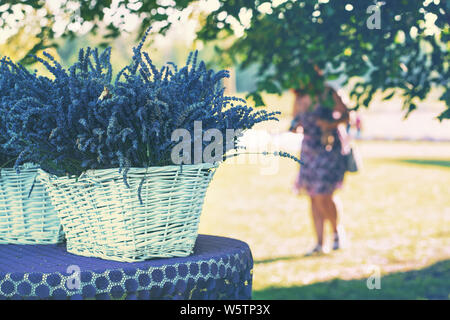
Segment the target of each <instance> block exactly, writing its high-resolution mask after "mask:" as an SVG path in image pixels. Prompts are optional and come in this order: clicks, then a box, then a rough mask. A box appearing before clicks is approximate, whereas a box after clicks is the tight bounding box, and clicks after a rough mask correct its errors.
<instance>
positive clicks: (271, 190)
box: [200, 142, 450, 299]
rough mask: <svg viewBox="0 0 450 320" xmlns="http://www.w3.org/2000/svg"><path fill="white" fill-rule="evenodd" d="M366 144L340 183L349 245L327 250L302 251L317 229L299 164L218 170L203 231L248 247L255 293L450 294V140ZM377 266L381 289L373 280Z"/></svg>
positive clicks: (428, 296)
mask: <svg viewBox="0 0 450 320" xmlns="http://www.w3.org/2000/svg"><path fill="white" fill-rule="evenodd" d="M359 146H360V150H361V152H362V154H363V156H364V170H363V171H362V172H360V173H358V174H349V175H347V177H346V181H345V186H344V189H343V190H341V191H339V194H340V196H341V198H342V200H343V203H344V215H343V217H342V223H343V224H344V226H345V228H346V231H347V234H348V237H349V240H350V241H349V245H348V247H347V248H346V249H344V250H342V251H339V252H335V253H331V254H328V255H325V256H321V257H309V258H305V257H303V254H304V253H305V252H306V251H307V250H308V249H310V248H311V246H312V245H313V244H314V234H313V228H312V223H311V219H310V213H309V202H308V199H307V198H306V196H300V197H297V196H294V195H293V194H292V193H291V185H292V182H293V180H294V177H295V175H296V174H297V170H298V167H297V165H296V164H295V163H293V162H291V161H289V160H286V159H278V160H279V171H278V173H277V174H276V175H263V174H261V167H262V166H261V165H260V166H258V165H255V164H253V165H252V164H232V163H228V164H227V163H225V164H224V165H222V166H221V167H220V168H219V170H218V172H217V174H216V176H215V178H214V180H213V182H212V184H211V186H210V189H209V191H208V194H207V199H206V201H205V206H204V212H203V215H202V220H201V224H200V232H201V233H207V234H215V235H222V236H228V237H232V238H237V239H240V240H243V241H245V242H247V243H248V244H249V245H250V248H251V250H252V253H253V256H254V260H255V265H254V273H253V290H254V291H253V297H254V298H255V299H336V298H338V299H340V298H342V299H345V298H350V299H352V298H363V299H366V298H367V299H372V298H373V299H376V298H383V299H434V298H440V299H442V298H443V299H448V298H449V293H450V197H449V181H450V167H449V161H448V159H450V154H449V152H450V144H430V143H428V144H427V143H394V142H393V143H383V142H365V143H361V144H360V145H359ZM423 150H427V152H426V153H424V152H423ZM394 151H395V152H394ZM266 161H268V160H267V159H266ZM327 235H328V237H327V239H326V241H327V242H328V244H329V243H330V241H331V239H330V236H329V235H330V233H329V229H328V233H327ZM373 266H376V267H378V268H379V269H380V271H381V276H382V279H381V290H369V289H368V288H367V287H366V279H367V278H368V277H369V276H370V275H371V270H370V268H371V267H373Z"/></svg>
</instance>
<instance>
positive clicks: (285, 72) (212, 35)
mask: <svg viewBox="0 0 450 320" xmlns="http://www.w3.org/2000/svg"><path fill="white" fill-rule="evenodd" d="M194 2H196V0H182V1H172V2H160V1H155V0H141V1H138V2H135V1H130V0H123V1H121V2H120V4H119V7H120V8H121V9H122V10H123V9H125V8H126V10H128V11H129V12H131V13H133V14H137V15H139V16H140V17H141V18H142V19H143V25H149V24H151V23H152V22H154V21H161V22H163V23H164V27H162V29H161V31H162V32H164V31H165V30H166V29H167V28H168V27H169V26H170V21H168V17H169V13H170V12H173V11H174V10H183V9H185V8H187V7H188V6H189V5H190V4H191V3H194ZM218 2H219V3H220V6H219V8H218V9H217V10H215V11H212V12H210V13H208V14H206V17H205V19H204V25H203V27H202V29H201V30H200V31H199V32H198V36H199V38H200V39H202V40H205V41H209V40H216V39H219V40H224V39H227V40H232V41H231V43H232V45H231V46H227V47H218V48H217V49H218V52H220V53H221V57H220V59H218V60H219V61H221V62H224V61H226V62H234V63H237V64H238V65H239V66H240V67H241V68H245V67H248V66H250V65H252V64H256V65H258V66H259V73H258V87H257V89H256V90H255V91H254V92H251V93H250V94H249V96H251V97H253V100H254V101H255V103H256V105H263V104H264V101H263V100H262V98H261V96H260V92H261V91H266V92H270V93H280V92H282V91H283V90H286V89H292V88H294V89H303V90H307V91H309V92H310V93H311V94H312V95H314V94H317V92H320V91H321V90H322V88H323V85H324V82H323V79H321V78H320V77H317V73H316V71H315V70H314V65H317V66H318V67H319V68H321V69H322V70H325V72H326V78H328V79H334V78H336V77H339V76H341V75H343V76H345V77H347V79H350V78H357V79H359V81H357V82H356V83H353V84H352V92H351V96H352V97H353V99H354V100H355V101H356V104H357V107H360V106H366V107H367V106H368V105H369V103H370V101H371V100H372V97H373V95H374V93H375V92H377V91H382V92H386V96H385V97H386V99H388V98H390V97H392V96H393V94H394V93H399V94H401V95H403V97H404V101H405V102H404V108H405V110H406V113H407V114H408V113H409V112H411V111H413V110H414V109H415V108H416V105H417V102H418V101H420V100H422V99H424V98H425V97H426V95H427V94H428V92H429V91H430V89H431V88H432V87H441V88H444V92H443V94H442V96H441V97H440V99H441V100H442V101H444V102H445V103H446V105H447V106H450V100H449V99H450V98H449V97H450V95H449V93H448V92H449V91H450V90H449V89H450V84H449V81H448V79H449V78H450V77H449V76H450V74H449V72H450V71H449V46H448V43H449V40H450V27H449V19H448V16H449V11H450V2H449V1H443V0H441V1H431V0H398V1H374V0H346V1H326V0H299V1H297V0H285V1H276V2H275V1H274V2H270V1H264V0H218ZM19 3H20V5H22V6H23V5H27V6H31V7H33V8H34V9H36V10H38V9H43V8H45V1H43V0H33V1H27V3H26V4H24V3H23V2H22V1H18V0H14V1H9V4H7V5H6V6H3V10H5V11H6V12H12V11H13V6H14V5H17V4H19ZM111 5H112V2H111V1H110V0H102V1H98V0H95V1H94V0H87V1H81V2H80V9H79V10H77V11H76V12H73V11H71V10H70V9H69V8H68V5H67V3H63V4H62V7H61V10H62V11H63V12H65V13H66V15H67V16H69V17H70V20H71V21H72V22H75V21H82V22H93V27H92V29H91V32H94V33H95V32H96V30H97V29H98V25H99V24H98V21H101V20H102V19H103V18H104V14H105V10H108V9H110V8H111ZM373 5H376V6H378V8H379V10H380V18H381V25H380V29H369V28H368V27H367V19H369V18H370V15H371V14H373V11H368V8H369V7H370V6H373ZM264 6H265V8H266V10H263V9H262V7H264ZM246 15H251V19H250V23H249V26H248V27H247V26H246V29H245V32H244V36H243V37H240V38H237V37H236V36H235V35H234V30H233V27H234V26H235V25H236V24H238V25H239V24H240V25H244V24H245V21H244V20H243V18H242V17H243V16H246ZM2 17H3V16H2ZM2 17H0V19H3V18H2ZM45 18H47V19H48V21H55V19H54V16H53V15H52V13H49V12H47V13H46V16H45ZM433 20H434V22H433ZM9 23H10V21H9V20H7V19H6V20H4V21H3V23H2V24H1V23H0V30H1V29H3V28H8V26H9ZM433 24H434V26H435V27H436V28H437V30H434V31H433ZM430 25H431V28H430ZM107 29H108V30H109V34H108V35H107V39H108V40H110V39H113V38H115V37H117V36H118V35H119V34H120V32H119V31H120V25H115V24H112V23H110V24H109V25H107ZM144 32H145V29H144V28H143V27H142V28H141V29H140V35H142V34H144ZM63 36H68V37H74V36H75V33H74V32H73V31H71V30H70V29H69V28H66V29H65V31H64V32H63ZM54 37H55V33H54V31H53V29H52V26H51V25H46V26H43V27H42V28H41V31H40V33H39V34H38V39H39V42H38V43H37V44H36V45H35V47H34V48H33V49H32V50H31V53H36V52H37V51H38V50H42V49H43V48H46V47H49V46H55V45H56V43H55V42H54V41H53V40H52V39H53V38H54ZM223 43H227V44H228V43H230V41H224V42H223ZM24 62H28V61H24ZM449 117H450V111H449V109H447V110H445V111H444V112H443V113H442V114H441V115H440V116H439V118H440V119H441V120H442V119H444V118H449Z"/></svg>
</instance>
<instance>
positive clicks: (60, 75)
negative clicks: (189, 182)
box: [0, 33, 278, 182]
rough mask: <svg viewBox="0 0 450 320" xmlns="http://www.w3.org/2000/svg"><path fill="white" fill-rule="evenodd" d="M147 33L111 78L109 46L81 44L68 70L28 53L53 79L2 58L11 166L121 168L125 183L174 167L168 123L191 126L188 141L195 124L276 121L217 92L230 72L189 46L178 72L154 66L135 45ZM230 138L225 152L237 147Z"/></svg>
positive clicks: (63, 170) (222, 126)
mask: <svg viewBox="0 0 450 320" xmlns="http://www.w3.org/2000/svg"><path fill="white" fill-rule="evenodd" d="M147 34H148V33H146V34H145V35H144V37H143V39H142V40H141V42H140V43H139V45H138V46H136V47H135V48H133V53H134V55H133V58H132V61H131V63H130V64H129V65H128V66H126V67H125V68H124V69H123V70H121V71H120V72H119V73H118V74H117V76H116V77H115V79H114V80H113V70H112V65H111V61H110V53H111V49H110V48H108V49H106V50H104V51H103V52H101V53H99V51H98V49H91V48H87V49H86V50H83V49H82V50H80V52H79V57H78V61H77V62H76V63H75V64H73V65H72V66H71V67H69V68H68V70H66V69H65V68H64V67H63V66H61V65H60V64H59V63H58V62H57V61H55V59H54V58H53V57H52V56H51V55H50V54H48V53H44V55H45V57H46V59H41V58H38V57H35V59H37V60H38V61H39V62H40V63H42V64H43V65H44V66H45V67H46V68H47V69H48V70H49V71H50V72H51V74H52V75H53V79H49V78H46V77H39V76H37V75H36V74H32V73H29V72H28V71H26V69H24V68H23V67H20V66H18V65H15V64H14V63H12V62H10V61H9V60H6V59H3V60H2V65H1V69H0V71H1V72H2V75H1V80H0V81H1V82H0V84H1V86H2V88H3V87H5V88H6V89H7V90H6V91H8V90H9V91H8V92H11V94H7V95H6V96H2V100H1V105H0V110H1V112H2V123H4V124H5V125H4V126H2V128H1V129H2V133H5V134H4V135H3V137H4V139H5V141H2V142H3V144H2V149H3V150H8V151H9V153H8V154H11V155H13V156H16V157H17V159H16V161H15V167H16V168H18V166H19V165H20V164H22V163H24V162H34V163H37V164H40V165H41V167H42V168H43V169H44V170H46V171H48V172H50V173H53V174H56V175H64V174H70V175H79V174H80V173H81V172H83V171H85V170H86V169H100V168H114V167H119V168H120V170H123V174H124V179H125V182H126V174H127V171H128V169H129V168H130V167H149V166H163V165H170V164H172V160H171V151H172V148H173V146H174V145H175V144H176V143H177V142H174V141H172V140H171V136H172V132H173V131H174V130H175V129H186V130H188V131H189V132H191V145H194V141H193V139H194V134H193V131H194V125H193V123H194V121H201V122H202V127H203V130H208V129H211V128H214V129H218V130H220V132H221V133H222V134H223V135H224V136H225V134H226V130H227V129H242V130H245V129H249V128H251V127H253V126H254V125H255V124H257V123H259V122H262V121H268V120H276V119H277V118H276V116H277V114H278V112H271V113H268V112H266V111H265V110H260V111H256V112H255V111H253V109H252V108H251V107H248V106H247V105H246V104H245V100H243V99H239V98H235V97H228V96H225V95H224V88H223V86H222V79H223V78H225V77H227V76H228V72H227V71H225V70H222V71H219V72H214V71H213V70H209V69H207V68H206V66H205V63H204V62H203V61H200V62H199V61H197V60H198V59H197V52H194V53H191V54H190V56H189V58H188V60H187V63H186V65H185V66H184V67H182V68H180V69H179V68H178V67H177V66H176V65H174V64H172V63H168V64H166V65H164V66H163V67H162V68H160V69H158V68H157V67H156V66H155V65H154V64H153V63H152V60H151V58H150V56H149V55H148V54H147V53H146V52H143V51H142V46H143V44H144V41H145V39H146V37H147ZM16 74H19V75H20V76H19V77H17V76H16ZM30 92H31V94H29V93H30ZM9 106H11V107H9ZM237 138H238V137H235V140H233V143H231V144H227V145H226V147H227V148H228V149H224V150H223V154H225V153H226V152H227V151H229V149H234V148H237ZM202 143H203V147H205V146H206V144H208V142H206V141H202Z"/></svg>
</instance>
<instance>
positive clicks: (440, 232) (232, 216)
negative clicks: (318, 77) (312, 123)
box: [0, 0, 450, 299]
mask: <svg viewBox="0 0 450 320" xmlns="http://www.w3.org/2000/svg"><path fill="white" fill-rule="evenodd" d="M337 2H339V3H337ZM337 2H336V1H327V0H317V1H316V0H310V1H283V0H278V1H271V2H265V1H238V0H233V1H226V2H225V1H219V0H214V1H212V0H199V1H187V0H184V1H171V0H167V1H166V0H161V1H120V0H113V1H106V0H97V1H89V0H85V1H79V2H78V1H67V0H56V1H44V0H32V1H18V0H17V1H0V56H9V57H10V58H11V59H12V60H14V61H21V62H22V63H23V64H25V65H26V66H28V67H29V68H30V69H37V71H38V72H39V73H42V74H47V73H46V70H44V69H43V68H42V67H41V66H38V65H35V64H33V63H32V59H29V57H28V55H29V54H36V55H38V56H40V55H42V52H43V51H44V50H46V51H48V52H50V53H51V54H53V55H54V56H55V57H56V58H57V60H59V61H60V62H61V63H62V64H63V65H66V66H67V65H70V64H71V63H73V62H74V61H76V60H77V57H78V50H79V49H80V48H83V47H86V46H92V47H97V46H100V47H106V46H111V47H112V61H114V67H115V72H117V71H118V70H120V69H121V68H122V67H123V66H125V65H126V64H127V63H128V61H129V60H130V57H131V55H132V47H133V46H134V45H136V44H137V42H138V41H139V38H140V37H141V36H142V34H143V32H144V31H145V30H146V28H147V27H149V26H150V25H151V26H152V32H151V33H150V39H149V41H148V42H147V43H146V44H145V46H144V47H145V48H146V51H147V52H149V53H150V56H151V57H152V59H153V61H154V62H155V63H156V65H157V66H162V65H163V64H164V63H166V62H168V61H172V62H175V63H177V64H183V63H184V62H185V61H186V59H187V56H188V53H189V52H190V51H191V50H199V51H200V53H199V55H200V58H201V59H203V60H205V62H207V63H208V65H209V66H210V67H213V68H215V69H219V68H227V69H228V70H230V72H231V76H230V78H229V79H228V80H227V81H226V83H224V85H225V86H226V88H227V91H228V93H229V94H231V95H237V96H240V97H243V98H247V101H248V103H249V104H250V105H254V106H255V107H259V106H261V105H263V104H264V106H262V107H265V108H267V109H269V110H279V111H281V115H280V121H279V122H273V123H269V124H264V125H261V126H258V127H257V128H255V129H254V130H253V131H252V132H247V133H246V136H245V137H244V139H243V141H244V142H246V143H247V144H248V145H252V144H254V143H255V141H257V142H258V143H260V144H263V145H264V146H271V145H272V146H273V145H276V146H277V147H280V148H281V149H283V150H284V151H288V152H291V153H292V154H295V155H298V154H299V152H300V144H301V139H302V135H301V134H300V133H297V134H294V133H289V132H288V128H289V126H290V122H291V120H292V105H293V102H294V96H293V94H292V92H291V91H289V88H292V87H293V86H294V85H293V84H295V83H298V81H304V82H305V81H306V82H308V81H310V82H313V81H314V79H312V76H311V75H312V72H311V70H310V69H311V64H312V60H311V59H314V63H317V64H318V65H319V66H320V67H322V68H323V69H324V70H325V71H326V77H327V78H328V79H329V81H330V83H333V86H334V87H336V88H338V89H339V93H340V94H341V95H342V97H343V98H344V100H345V101H344V102H346V103H347V104H348V106H349V107H350V108H354V109H355V111H354V112H353V113H352V118H351V119H352V121H351V127H350V133H351V135H352V136H353V137H354V142H355V144H356V146H357V147H358V149H359V151H360V153H361V155H362V158H363V163H364V168H363V170H361V171H360V172H358V173H355V174H347V175H346V177H345V186H344V188H343V189H342V190H341V191H339V194H340V196H341V197H342V200H343V203H344V216H343V218H342V219H343V221H342V222H343V224H344V226H345V228H346V230H347V236H348V238H349V239H348V240H349V243H348V246H347V248H345V249H344V250H341V251H338V252H335V253H330V254H327V255H324V256H318V257H304V256H303V255H304V253H305V251H306V250H307V249H309V248H310V247H311V246H312V245H313V244H314V233H313V227H312V221H311V218H310V214H309V201H308V199H307V197H305V196H296V195H294V194H293V192H292V190H291V189H292V185H293V182H294V180H295V177H296V175H297V173H298V169H299V167H298V165H297V164H296V163H295V162H293V161H290V160H285V159H277V160H276V161H278V162H277V172H276V174H271V175H267V174H264V173H263V172H262V171H261V167H262V166H264V163H263V164H262V163H261V162H258V161H253V162H252V161H245V159H244V160H243V161H241V163H235V162H233V163H227V162H225V163H224V164H223V165H221V167H220V168H219V170H218V172H217V174H216V176H215V178H214V180H213V182H212V184H211V186H210V188H209V191H208V194H207V198H206V201H205V206H204V211H203V214H202V218H201V224H200V232H201V233H207V234H214V235H221V236H227V237H233V238H237V239H240V240H243V241H245V242H247V243H248V244H249V245H250V248H251V249H252V252H253V256H254V260H255V265H254V270H253V272H254V273H253V279H254V283H253V290H254V292H253V296H254V298H256V299H259V298H261V299H352V298H353V299H354V298H369V299H376V298H383V299H449V298H450V192H449V190H450V189H449V181H450V122H449V120H448V118H449V117H450V115H449V111H448V106H449V102H448V101H449V93H448V92H449V90H448V89H449V83H448V79H449V54H448V51H449V50H448V49H449V11H450V8H449V3H448V2H447V3H445V2H441V1H436V0H435V1H428V0H425V1H401V0H400V1H395V4H393V3H383V2H374V1H337ZM373 6H375V7H373ZM369 7H372V9H370V8H369ZM377 8H378V10H379V11H377ZM377 12H378V13H379V16H377ZM377 17H379V19H381V20H380V21H377ZM370 18H372V20H370ZM377 23H378V24H377ZM371 27H372V28H371ZM378 27H379V28H378ZM335 32H336V33H335ZM402 37H403V38H402ZM297 48H298V51H299V52H298V53H297V51H296V49H297ZM358 88H359V89H358ZM358 90H359V91H358ZM252 139H253V140H252ZM247 160H248V159H247ZM327 227H328V226H327ZM326 242H327V243H329V242H331V239H327V240H326ZM374 274H379V275H380V276H381V289H374V290H370V289H369V288H368V287H367V283H366V280H367V279H368V278H369V277H371V276H373V275H374Z"/></svg>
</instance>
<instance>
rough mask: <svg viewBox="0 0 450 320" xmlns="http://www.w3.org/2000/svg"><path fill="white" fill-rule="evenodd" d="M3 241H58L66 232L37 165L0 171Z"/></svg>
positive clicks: (30, 242)
mask: <svg viewBox="0 0 450 320" xmlns="http://www.w3.org/2000/svg"><path fill="white" fill-rule="evenodd" d="M0 174H1V175H0V244H8V243H11V244H55V243H59V242H62V240H63V239H64V233H63V231H62V227H61V223H60V221H59V218H58V216H57V214H56V211H55V209H54V208H53V205H52V204H51V201H50V198H49V196H48V194H47V192H46V191H45V188H44V186H43V185H42V184H41V183H39V181H36V177H37V175H38V167H37V166H34V165H24V166H22V167H21V168H20V173H19V174H18V173H17V172H16V170H15V169H1V171H0Z"/></svg>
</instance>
